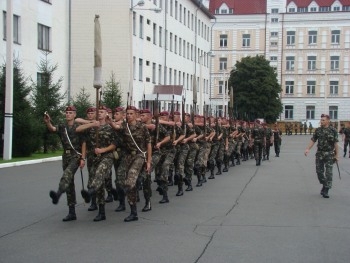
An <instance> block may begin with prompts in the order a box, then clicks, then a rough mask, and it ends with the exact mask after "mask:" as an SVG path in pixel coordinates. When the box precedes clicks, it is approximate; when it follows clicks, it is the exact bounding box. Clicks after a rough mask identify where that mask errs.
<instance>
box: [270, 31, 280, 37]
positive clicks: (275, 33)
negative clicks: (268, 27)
mask: <svg viewBox="0 0 350 263" xmlns="http://www.w3.org/2000/svg"><path fill="white" fill-rule="evenodd" d="M270 34H271V37H278V32H271V33H270Z"/></svg>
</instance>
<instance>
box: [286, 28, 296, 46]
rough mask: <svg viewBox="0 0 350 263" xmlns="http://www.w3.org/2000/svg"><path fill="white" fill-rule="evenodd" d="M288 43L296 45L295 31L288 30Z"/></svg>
mask: <svg viewBox="0 0 350 263" xmlns="http://www.w3.org/2000/svg"><path fill="white" fill-rule="evenodd" d="M287 45H295V31H288V32H287Z"/></svg>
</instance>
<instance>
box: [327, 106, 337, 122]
mask: <svg viewBox="0 0 350 263" xmlns="http://www.w3.org/2000/svg"><path fill="white" fill-rule="evenodd" d="M329 117H330V118H331V119H332V120H337V119H338V106H329Z"/></svg>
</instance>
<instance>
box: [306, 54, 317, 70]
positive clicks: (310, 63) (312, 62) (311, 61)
mask: <svg viewBox="0 0 350 263" xmlns="http://www.w3.org/2000/svg"><path fill="white" fill-rule="evenodd" d="M307 69H308V70H316V56H307Z"/></svg>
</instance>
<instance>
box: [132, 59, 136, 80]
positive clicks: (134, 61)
mask: <svg viewBox="0 0 350 263" xmlns="http://www.w3.org/2000/svg"><path fill="white" fill-rule="evenodd" d="M132 73H133V78H134V79H136V58H135V57H132Z"/></svg>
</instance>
